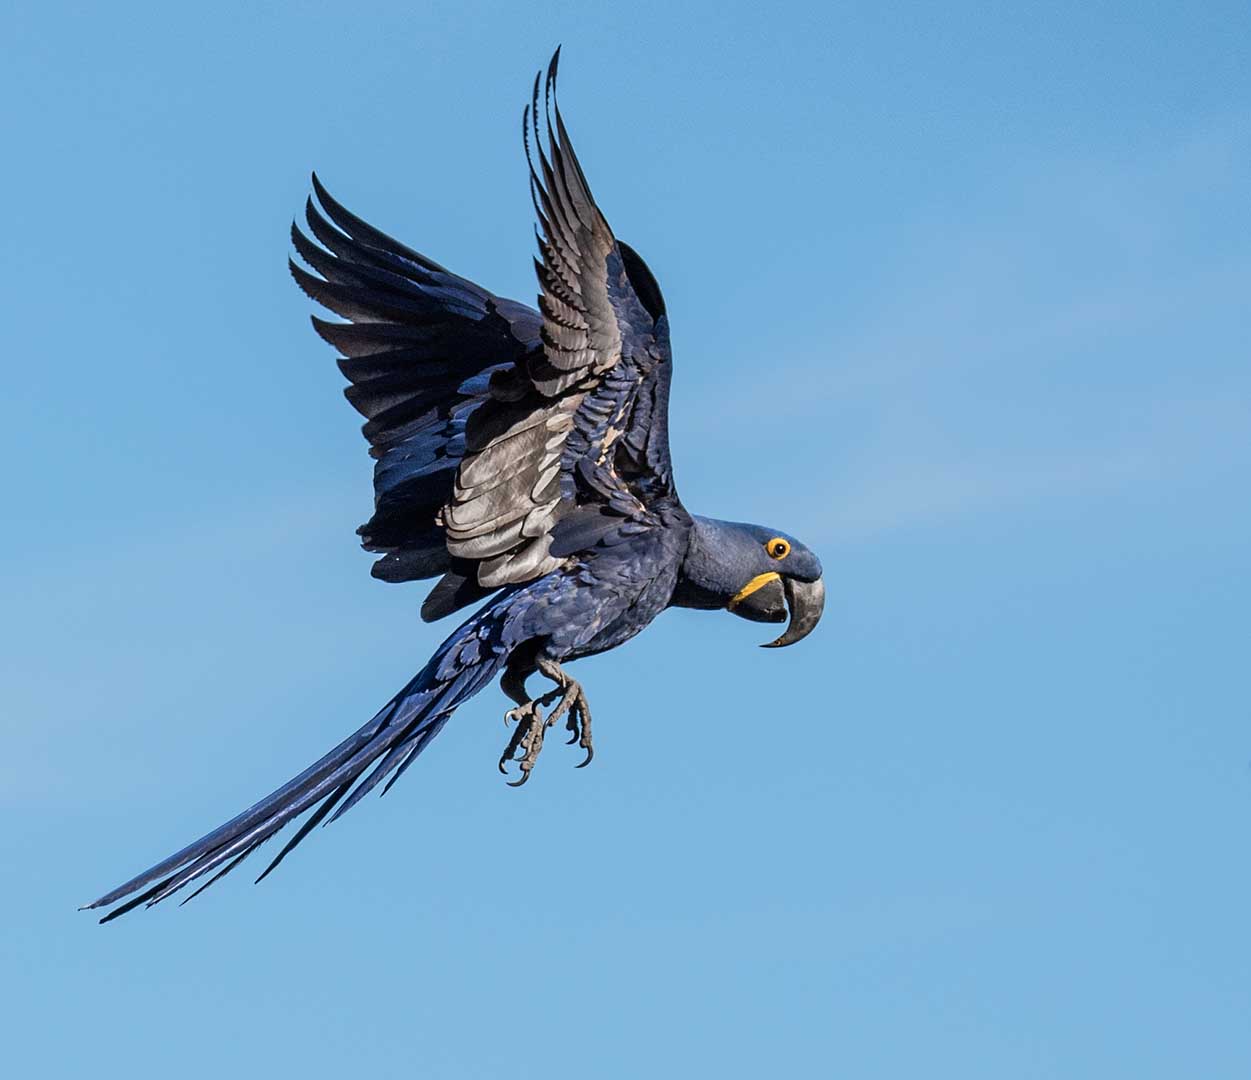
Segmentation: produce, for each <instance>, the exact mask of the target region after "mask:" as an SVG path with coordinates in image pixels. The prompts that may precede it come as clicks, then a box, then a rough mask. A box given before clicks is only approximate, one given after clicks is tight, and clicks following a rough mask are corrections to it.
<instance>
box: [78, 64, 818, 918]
mask: <svg viewBox="0 0 1251 1080" xmlns="http://www.w3.org/2000/svg"><path fill="white" fill-rule="evenodd" d="M558 58H559V50H558V51H557V55H556V56H555V57H553V59H552V62H551V64H550V65H549V67H548V70H547V75H546V79H543V78H542V77H541V76H540V77H538V78H536V80H535V85H534V92H533V96H532V101H531V104H530V106H528V107H527V109H526V112H525V131H526V155H527V160H528V161H529V162H530V179H531V192H532V194H533V197H534V205H535V212H536V215H537V217H538V220H539V226H540V234H539V237H538V239H539V249H540V253H541V256H542V258H541V259H540V260H538V261H536V269H537V273H538V278H539V283H540V285H541V287H542V291H541V293H540V295H539V298H538V310H535V309H533V308H529V307H527V306H525V305H523V304H520V303H517V302H516V301H512V300H506V299H503V298H501V297H497V296H494V295H493V294H491V293H489V292H488V291H487V290H485V289H483V288H481V287H480V286H478V285H475V284H474V283H472V282H470V281H468V280H466V279H464V278H461V277H459V276H458V275H456V274H453V273H452V272H451V271H449V270H447V269H445V268H444V267H442V266H440V265H439V264H438V263H435V262H433V261H432V260H430V259H428V258H426V257H425V256H424V255H421V254H420V253H418V252H416V251H414V250H412V249H411V248H408V247H406V246H405V245H403V244H400V243H399V242H397V241H395V240H393V239H392V238H391V237H389V236H387V235H386V234H385V233H382V232H381V231H379V230H378V229H376V228H374V227H373V226H371V225H368V224H367V223H366V222H364V221H363V220H362V219H360V218H359V217H357V216H355V215H354V214H352V213H351V212H349V211H348V210H347V209H345V208H344V207H343V206H342V205H341V204H339V203H338V202H337V201H335V200H334V199H333V198H332V197H331V196H330V194H329V193H328V192H327V191H326V190H325V188H324V187H323V186H322V185H321V183H320V181H319V180H318V179H317V178H316V177H315V176H314V178H313V189H314V194H315V196H316V201H314V200H313V199H311V198H310V199H309V201H308V204H307V207H306V212H305V219H306V222H307V226H308V229H309V231H310V232H311V234H312V238H311V239H310V238H309V237H308V236H306V235H305V234H304V233H303V232H302V231H301V230H300V229H299V228H298V227H296V226H293V228H292V243H293V245H294V247H295V250H296V253H297V254H298V255H299V256H300V258H301V259H302V260H303V262H304V263H305V264H307V266H309V267H311V268H312V270H313V271H315V272H316V273H310V272H309V271H308V270H306V269H304V268H303V267H301V266H300V265H298V264H297V263H295V262H294V261H293V262H292V263H291V273H292V275H293V277H294V278H295V280H296V283H297V284H298V285H299V286H300V287H301V288H302V289H303V290H304V291H305V292H306V293H307V294H308V295H309V296H310V297H312V298H313V299H314V300H316V301H317V302H318V303H320V304H322V305H323V306H324V307H326V308H327V309H329V310H330V311H331V312H333V313H335V314H337V315H339V316H340V317H342V318H343V319H345V320H347V321H346V322H329V321H326V320H323V319H318V318H314V320H313V325H314V328H315V329H316V331H317V333H318V334H319V335H320V336H321V337H322V338H323V339H325V340H326V341H327V342H329V343H330V344H331V345H333V346H334V347H335V348H336V349H338V350H339V352H340V353H341V354H342V356H341V358H340V360H339V365H340V368H341V370H342V372H343V374H344V376H345V377H346V378H347V379H348V381H349V383H350V385H349V387H348V388H347V390H346V391H345V393H346V396H347V398H348V400H349V402H351V404H352V405H353V407H354V408H356V409H357V411H358V412H360V413H361V414H362V415H363V416H364V417H365V421H366V422H365V425H364V428H363V432H364V435H365V437H366V439H367V440H368V441H369V443H370V453H371V454H372V455H373V457H374V458H375V459H376V466H375V470H374V492H375V508H374V514H373V516H372V518H371V519H370V520H369V521H368V522H366V523H365V524H364V525H362V526H361V528H360V530H359V531H360V534H361V537H362V542H363V544H364V546H365V547H366V549H368V550H370V551H373V552H376V553H378V554H380V556H381V557H380V558H379V559H378V561H377V562H376V563H375V564H374V567H373V574H374V576H375V577H379V578H382V579H383V580H387V581H396V582H398V581H411V580H417V579H423V578H431V577H438V579H439V580H438V581H437V582H436V584H435V585H434V587H433V588H432V589H431V591H430V593H429V594H428V596H427V598H426V601H425V603H424V605H423V607H422V615H423V617H424V618H426V619H437V618H442V617H444V616H446V615H448V614H450V613H452V612H454V611H456V610H459V609H461V608H463V607H465V606H466V605H468V604H472V603H474V602H476V601H479V600H482V599H483V598H488V597H489V599H487V601H486V603H485V604H484V605H483V606H482V607H481V608H480V609H479V610H478V611H477V612H476V613H474V614H472V615H471V616H469V617H468V618H467V619H466V620H465V621H464V622H463V623H462V624H461V625H460V626H459V627H457V629H456V630H455V631H454V632H453V633H452V634H451V635H450V636H449V637H448V638H447V640H446V641H444V643H443V644H442V645H441V646H440V647H439V648H438V650H436V652H435V654H434V656H432V657H431V659H430V661H429V662H428V663H427V664H426V666H425V667H424V668H423V669H422V670H421V671H420V672H419V673H418V674H417V675H416V676H415V677H414V679H413V680H412V681H411V682H410V683H409V684H408V685H407V686H406V687H404V689H403V690H401V691H400V692H399V693H398V694H397V695H396V696H395V697H394V698H392V699H391V701H389V702H388V703H387V705H386V706H384V707H383V709H382V710H381V711H379V712H378V713H377V715H375V716H374V718H373V719H372V720H370V721H369V723H367V724H365V725H364V726H363V727H362V728H360V729H359V730H358V731H357V732H355V733H354V734H353V735H352V736H350V737H349V738H348V739H346V740H345V741H344V742H342V743H340V744H339V746H337V747H335V748H334V749H333V750H331V751H330V752H329V753H328V754H326V755H325V756H324V757H323V758H321V759H320V760H319V761H317V762H315V763H314V764H313V765H311V766H309V768H307V769H305V770H304V772H302V773H300V774H299V775H298V776H297V777H295V778H294V779H292V780H291V781H289V782H288V783H287V784H285V785H283V786H282V787H281V788H279V789H278V790H277V791H275V792H273V793H272V794H271V795H269V796H267V797H266V798H264V799H262V800H261V801H260V802H258V803H257V804H256V805H254V806H253V807H251V808H250V809H249V810H246V811H245V812H244V813H242V814H240V815H239V816H238V817H236V818H234V819H232V820H231V821H229V822H227V823H226V824H225V825H222V826H221V827H220V828H218V829H215V830H214V831H213V832H211V833H208V834H207V835H206V836H204V837H202V838H201V839H200V840H197V841H196V842H195V843H194V844H191V845H189V846H188V847H186V848H184V849H183V850H182V851H179V852H177V853H176V854H174V855H171V856H170V857H169V858H167V859H165V860H163V861H162V862H160V863H158V864H157V865H156V866H153V867H151V868H150V869H149V870H147V871H145V872H144V873H142V874H139V875H138V876H136V877H134V878H132V879H131V880H130V881H128V882H126V883H125V884H123V885H121V886H119V887H118V888H116V889H113V890H112V891H110V892H109V893H107V894H105V895H104V896H102V897H100V898H99V899H98V900H96V901H95V902H94V903H92V904H90V905H89V906H90V907H93V908H99V907H108V906H111V905H118V906H116V907H113V908H112V910H111V911H110V912H109V913H108V914H107V915H106V916H105V917H104V918H103V919H102V920H101V921H102V922H107V921H109V920H110V919H113V918H116V917H117V916H119V915H121V914H124V913H125V912H127V911H129V910H131V909H133V908H134V907H136V906H137V905H139V904H144V903H146V904H149V905H151V904H155V903H157V902H159V901H161V900H163V899H165V898H166V897H169V896H172V895H174V894H175V893H178V892H180V891H181V890H183V889H184V888H185V887H187V886H189V885H191V884H192V883H195V882H199V883H200V884H199V887H198V888H197V890H196V892H198V891H199V890H200V889H202V888H204V887H206V885H207V884H211V883H212V882H213V881H215V880H216V879H217V878H218V877H220V876H222V875H223V874H225V873H228V872H229V871H230V870H232V869H233V868H234V867H235V866H237V865H239V863H240V862H242V860H243V859H245V858H246V857H247V856H248V855H249V854H251V853H252V852H253V851H254V850H256V848H257V847H259V846H260V845H261V844H263V843H264V842H265V841H266V840H268V839H270V838H271V837H272V836H274V835H275V834H276V833H277V832H279V831H280V830H281V829H282V828H284V827H285V826H286V825H288V824H290V823H291V822H293V821H295V820H296V819H297V818H299V817H300V816H301V815H304V814H306V813H307V814H309V816H308V818H307V819H306V820H305V821H304V823H303V824H302V825H301V827H300V828H299V830H297V832H296V833H295V834H294V835H293V836H292V838H291V839H290V840H289V841H288V842H287V844H286V846H285V847H283V848H282V849H281V850H280V851H279V852H278V855H277V856H276V857H275V858H274V859H273V860H272V862H271V863H270V865H269V867H268V868H267V869H266V870H265V871H264V873H262V875H261V876H262V877H264V876H265V874H267V873H269V871H270V870H272V869H273V868H274V867H275V866H276V865H278V863H279V862H281V861H282V859H283V858H285V857H286V855H287V854H288V853H289V852H290V851H291V850H292V848H294V847H295V846H296V845H297V844H298V843H300V841H301V840H303V839H304V837H305V836H307V835H308V833H309V832H310V831H311V829H312V828H313V827H314V826H316V825H317V824H319V823H321V822H323V821H332V820H334V819H335V818H337V817H338V816H340V815H342V814H343V813H345V812H346V811H347V810H349V809H350V808H351V807H352V806H354V805H355V804H356V803H357V802H358V801H359V800H360V799H361V798H362V797H363V796H364V795H365V794H366V793H368V792H369V791H371V790H373V789H374V787H375V786H376V785H378V784H379V783H383V782H385V783H386V784H387V785H388V786H389V785H390V784H391V783H393V782H394V781H395V779H396V778H398V777H399V776H400V775H401V774H402V773H403V772H404V770H405V769H407V768H408V766H409V765H410V764H411V763H412V762H413V761H414V760H415V759H416V757H417V756H418V755H419V754H420V753H421V751H422V750H423V749H424V748H425V747H426V746H427V745H428V744H429V742H430V740H431V739H433V738H434V736H435V735H436V734H438V732H439V730H440V729H441V728H442V727H443V725H444V724H445V723H446V722H447V720H448V718H449V717H450V716H451V714H452V712H453V711H455V709H456V708H457V707H458V706H460V705H461V704H463V703H464V702H465V701H467V700H468V699H469V698H470V697H472V696H473V695H474V694H476V693H478V691H479V690H481V689H483V688H484V687H485V686H486V685H487V684H488V683H489V682H491V681H492V680H493V679H495V678H497V677H498V678H499V679H500V685H501V687H502V688H503V689H504V691H505V692H506V693H507V694H508V695H509V696H510V697H511V698H512V700H513V701H514V702H515V703H516V706H517V707H516V708H515V709H513V710H512V711H511V712H510V713H509V716H510V718H511V719H512V720H513V721H515V723H516V725H517V726H516V728H515V731H514V734H513V736H512V738H511V739H510V741H509V743H508V746H507V748H506V749H505V751H504V755H503V757H501V759H500V769H501V771H505V770H506V768H507V767H508V765H509V764H510V763H515V764H516V765H517V767H518V770H519V772H520V779H519V780H517V781H516V782H515V784H517V785H519V784H522V783H524V782H525V781H526V780H527V779H528V778H529V777H530V775H531V772H532V770H533V768H534V766H535V763H536V761H537V759H538V755H539V752H540V750H541V749H542V746H543V739H544V734H545V732H546V731H547V729H548V728H550V727H551V726H552V725H553V724H554V723H556V722H557V721H558V720H560V719H562V718H563V719H564V720H565V726H566V728H567V729H568V730H569V732H570V734H571V736H572V738H571V740H570V741H571V742H577V743H579V745H580V746H581V747H582V748H583V749H584V750H585V751H586V760H585V761H584V762H583V764H586V763H587V762H589V760H590V757H591V753H592V741H591V715H590V709H589V706H588V704H587V701H586V695H585V694H584V692H583V690H582V688H581V686H580V685H579V684H578V683H577V681H576V680H574V679H573V678H571V677H570V676H569V674H568V673H567V672H566V671H565V670H564V667H563V666H562V665H564V664H567V663H568V662H570V661H572V660H576V659H578V658H580V657H584V656H590V655H593V654H595V653H599V652H604V651H606V650H608V649H613V648H615V647H617V646H618V645H621V644H623V643H624V642H626V641H628V640H629V639H630V638H632V637H633V636H634V635H635V634H637V633H639V632H640V631H641V630H643V629H644V628H645V627H646V626H648V624H650V623H651V621H652V620H653V619H655V617H656V616H657V615H659V614H660V613H661V612H662V611H663V610H664V609H665V608H667V607H670V606H684V607H694V608H707V609H716V608H724V609H727V610H729V611H732V612H733V613H735V614H737V615H740V616H742V617H744V618H748V619H753V620H756V621H763V622H784V621H786V619H787V614H788V612H789V614H790V626H789V627H788V629H787V630H786V631H785V632H784V633H783V634H782V635H781V636H780V637H778V638H777V640H776V641H774V642H772V643H771V644H772V645H775V646H777V645H788V644H791V643H792V642H794V641H798V640H799V639H800V638H802V637H804V636H806V635H807V634H808V633H809V632H810V631H811V630H812V628H813V626H815V625H816V622H817V620H818V619H819V618H820V615H821V610H822V606H823V603H824V591H823V585H822V581H821V565H820V562H819V561H818V560H817V558H816V556H815V555H814V554H813V553H812V552H810V551H809V550H808V549H807V548H805V547H804V546H803V545H802V544H800V543H799V542H798V541H797V540H795V539H794V538H793V537H791V536H789V535H787V534H785V533H781V532H778V531H774V530H770V529H766V528H763V527H760V526H755V525H744V524H738V523H732V522H723V521H716V520H714V519H709V518H697V517H693V516H692V515H691V514H690V513H688V512H687V510H686V509H685V507H684V506H683V504H682V502H681V500H680V499H679V497H678V493H677V489H676V487H675V485H674V478H673V469H672V465H671V462H670V457H669V439H668V404H669V382H670V376H671V371H672V357H671V353H670V347H669V330H668V318H667V316H666V313H665V305H664V300H663V297H662V296H661V293H660V289H659V286H658V285H657V284H656V280H655V278H654V277H653V275H652V273H651V271H650V270H649V269H648V268H647V266H646V264H645V263H644V262H643V260H642V259H641V258H640V257H639V256H638V254H637V253H635V252H634V251H633V250H632V249H631V248H629V247H628V246H627V245H625V244H623V243H620V242H619V241H618V240H617V239H616V237H615V236H614V235H613V233H612V230H611V229H610V228H609V227H608V223H607V221H605V219H604V217H603V215H602V214H601V212H600V210H599V208H598V207H597V206H596V204H595V201H594V199H593V198H592V196H591V193H590V188H589V186H588V185H587V182H586V177H585V176H584V174H583V172H582V168H581V166H580V165H579V163H578V160H577V157H576V156H575V154H574V152H573V147H572V144H571V142H570V140H569V135H568V132H567V130H566V129H565V125H564V121H563V119H562V117H561V114H560V109H559V107H558V106H557V105H556V101H555V81H556V68H557V61H558ZM540 97H542V109H541V110H540ZM536 673H537V674H541V675H543V676H544V677H545V678H548V679H550V680H551V681H552V682H553V684H554V689H552V690H551V691H549V692H548V693H546V694H543V695H541V696H538V697H535V696H532V695H531V694H530V693H529V692H528V691H527V690H526V680H527V678H529V677H530V676H531V675H533V674H536ZM545 710H546V711H545ZM258 880H259V879H258ZM191 895H195V892H193V893H192V894H191Z"/></svg>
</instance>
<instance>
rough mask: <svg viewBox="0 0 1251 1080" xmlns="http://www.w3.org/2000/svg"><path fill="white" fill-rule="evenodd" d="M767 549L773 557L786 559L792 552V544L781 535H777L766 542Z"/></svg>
mask: <svg viewBox="0 0 1251 1080" xmlns="http://www.w3.org/2000/svg"><path fill="white" fill-rule="evenodd" d="M765 551H767V552H768V553H769V558H771V559H785V558H786V556H787V555H789V554H790V553H791V545H790V543H789V542H787V541H786V540H783V539H782V538H781V537H780V536H775V537H774V538H773V539H772V540H770V541H769V542H768V543H767V544H765Z"/></svg>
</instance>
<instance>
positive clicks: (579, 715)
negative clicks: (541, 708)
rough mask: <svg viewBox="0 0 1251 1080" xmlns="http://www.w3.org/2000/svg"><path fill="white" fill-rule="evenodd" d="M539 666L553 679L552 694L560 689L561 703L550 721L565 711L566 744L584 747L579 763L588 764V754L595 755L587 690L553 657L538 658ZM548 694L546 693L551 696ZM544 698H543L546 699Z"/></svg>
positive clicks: (589, 755)
mask: <svg viewBox="0 0 1251 1080" xmlns="http://www.w3.org/2000/svg"><path fill="white" fill-rule="evenodd" d="M538 667H539V670H540V671H541V672H542V673H543V674H544V675H546V676H547V677H548V678H549V679H551V680H552V681H553V682H554V683H556V686H557V690H554V691H552V694H555V693H557V692H559V693H560V703H559V704H558V705H557V706H556V708H555V709H553V710H552V714H551V715H550V716H549V717H548V718H547V722H548V724H549V725H551V724H554V723H556V721H557V720H559V719H560V718H561V717H562V716H564V715H565V714H566V713H568V714H569V715H568V717H567V718H566V720H565V730H566V731H568V732H569V735H570V738H569V745H570V746H572V745H573V744H574V743H575V742H576V743H577V744H578V745H579V746H580V747H581V748H582V749H583V750H585V751H586V757H585V758H584V759H583V760H582V763H581V764H580V765H578V768H579V769H581V768H583V767H584V766H586V765H589V764H591V758H593V757H594V756H595V747H594V746H593V745H592V743H591V706H590V703H589V702H588V701H587V700H586V694H585V693H584V692H583V690H582V685H581V684H580V683H579V682H578V681H577V680H576V679H573V678H570V677H569V676H568V675H567V674H565V671H564V669H563V668H562V667H561V666H560V665H559V664H558V663H556V661H555V660H548V659H546V658H545V657H539V659H538ZM552 694H549V695H548V697H551V696H552ZM546 701H547V698H544V703H546Z"/></svg>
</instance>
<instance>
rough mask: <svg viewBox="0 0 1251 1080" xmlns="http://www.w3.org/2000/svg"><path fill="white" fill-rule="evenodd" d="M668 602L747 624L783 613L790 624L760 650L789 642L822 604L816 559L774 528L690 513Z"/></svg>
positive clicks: (808, 627) (812, 622) (805, 631)
mask: <svg viewBox="0 0 1251 1080" xmlns="http://www.w3.org/2000/svg"><path fill="white" fill-rule="evenodd" d="M673 603H674V605H675V606H677V607H690V608H704V609H706V610H711V609H715V608H725V609H726V610H727V611H732V612H733V613H734V614H735V615H738V616H740V617H741V618H744V619H750V620H751V621H752V622H772V623H780V622H785V621H786V617H787V613H788V612H789V614H790V625H789V626H788V627H787V628H786V630H785V632H784V633H783V634H782V635H781V637H779V638H777V640H775V641H770V642H768V643H767V644H766V645H765V648H778V647H779V646H782V645H793V644H794V643H795V642H796V641H799V640H800V639H801V638H805V637H807V636H808V635H809V634H810V633H811V632H812V629H813V627H815V626H816V625H817V623H818V621H820V619H821V612H822V610H823V609H824V607H825V584H824V582H823V581H822V580H821V560H820V559H818V558H817V557H816V555H814V554H813V553H812V552H811V551H809V550H808V548H806V547H804V545H803V544H801V543H800V542H799V541H798V540H796V539H795V538H794V537H793V536H790V535H789V534H787V533H784V532H779V531H778V530H776V529H768V528H765V527H764V526H762V525H746V524H743V523H741V522H737V521H717V520H716V519H714V518H703V517H696V518H695V527H694V528H693V529H692V530H691V541H690V546H689V547H688V548H687V552H686V557H685V558H684V559H683V560H682V569H681V572H680V574H679V576H678V586H677V589H676V591H675V593H674V597H673Z"/></svg>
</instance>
